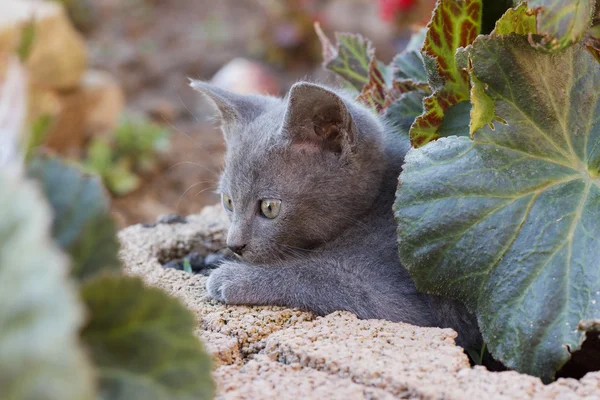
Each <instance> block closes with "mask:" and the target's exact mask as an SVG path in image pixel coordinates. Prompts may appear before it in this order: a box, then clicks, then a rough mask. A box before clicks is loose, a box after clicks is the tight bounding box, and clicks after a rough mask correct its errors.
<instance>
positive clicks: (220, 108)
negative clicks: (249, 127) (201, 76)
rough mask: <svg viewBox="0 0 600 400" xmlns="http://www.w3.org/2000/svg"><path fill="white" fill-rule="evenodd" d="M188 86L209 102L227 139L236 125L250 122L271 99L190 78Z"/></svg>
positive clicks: (265, 107) (261, 111)
mask: <svg viewBox="0 0 600 400" xmlns="http://www.w3.org/2000/svg"><path fill="white" fill-rule="evenodd" d="M190 86H191V87H192V88H193V89H195V90H196V91H198V92H200V93H201V94H202V95H203V96H204V99H205V100H206V101H207V103H208V104H210V105H211V106H212V107H213V109H214V111H215V113H214V115H213V116H214V117H215V118H216V120H217V121H218V122H220V124H221V129H222V130H223V134H224V135H225V139H227V138H228V137H229V136H230V135H231V133H232V131H233V130H234V127H235V126H236V125H243V124H247V123H249V122H251V121H252V120H254V119H255V118H256V117H258V116H259V115H260V114H262V113H263V112H264V111H265V110H266V109H267V107H268V104H269V103H270V102H272V101H273V99H271V98H269V97H266V96H260V95H241V94H237V93H233V92H230V91H228V90H225V89H221V88H219V87H217V86H215V85H211V84H210V83H207V82H202V81H196V80H191V79H190Z"/></svg>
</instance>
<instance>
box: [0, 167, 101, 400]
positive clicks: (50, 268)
mask: <svg viewBox="0 0 600 400" xmlns="http://www.w3.org/2000/svg"><path fill="white" fill-rule="evenodd" d="M4 172H5V171H0V399H7V400H8V399H30V400H38V399H39V400H42V399H46V400H81V399H91V398H92V396H93V388H94V385H93V383H92V376H91V375H92V374H91V369H90V367H89V365H88V362H87V359H86V358H85V357H84V354H83V350H82V348H81V346H80V344H79V340H78V330H79V327H80V325H81V322H82V319H83V310H82V308H81V307H80V305H79V304H78V303H77V298H76V294H75V290H74V287H73V285H72V283H71V282H69V281H68V280H67V269H68V261H67V259H66V257H64V255H63V254H61V252H60V250H59V249H58V248H57V247H55V246H54V244H53V242H52V240H51V237H50V218H51V217H50V210H49V208H48V207H47V205H46V203H45V200H44V199H43V197H42V196H41V194H40V192H39V190H37V188H36V187H35V186H34V185H33V184H32V183H29V182H24V181H22V180H21V179H19V178H18V177H15V176H12V177H9V176H7V175H6V174H4Z"/></svg>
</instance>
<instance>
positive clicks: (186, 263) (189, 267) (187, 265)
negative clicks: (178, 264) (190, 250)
mask: <svg viewBox="0 0 600 400" xmlns="http://www.w3.org/2000/svg"><path fill="white" fill-rule="evenodd" d="M183 270H184V271H185V272H187V273H188V274H191V273H192V264H190V260H189V259H188V258H187V257H186V258H184V259H183Z"/></svg>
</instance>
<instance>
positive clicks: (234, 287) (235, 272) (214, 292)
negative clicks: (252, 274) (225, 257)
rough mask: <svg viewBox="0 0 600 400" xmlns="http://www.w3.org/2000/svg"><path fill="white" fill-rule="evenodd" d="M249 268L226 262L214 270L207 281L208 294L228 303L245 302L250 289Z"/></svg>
mask: <svg viewBox="0 0 600 400" xmlns="http://www.w3.org/2000/svg"><path fill="white" fill-rule="evenodd" d="M248 272H249V271H248V268H246V266H244V265H243V264H238V263H235V262H225V263H223V264H221V266H220V267H219V268H217V269H216V270H214V271H212V272H211V274H210V275H209V277H208V280H207V281H206V292H207V293H208V296H209V297H211V298H213V299H215V300H217V301H221V302H223V303H227V304H240V303H243V298H244V293H245V292H246V291H247V290H248V286H249V285H248Z"/></svg>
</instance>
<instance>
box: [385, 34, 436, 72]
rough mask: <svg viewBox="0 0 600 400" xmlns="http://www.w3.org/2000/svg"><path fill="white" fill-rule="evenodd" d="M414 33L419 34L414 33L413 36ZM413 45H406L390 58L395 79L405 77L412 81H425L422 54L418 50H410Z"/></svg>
mask: <svg viewBox="0 0 600 400" xmlns="http://www.w3.org/2000/svg"><path fill="white" fill-rule="evenodd" d="M416 35H419V34H418V33H415V34H413V37H415V36H416ZM417 38H418V37H417ZM411 40H412V38H411ZM415 40H416V39H415ZM413 46H414V45H409V46H407V49H406V50H404V51H403V52H401V53H399V54H397V55H396V56H395V57H394V59H393V60H392V62H391V64H390V67H391V69H392V74H393V78H394V79H397V80H404V79H407V80H411V81H413V82H427V72H426V71H425V65H424V64H423V56H421V53H420V52H419V51H418V50H412V47H413Z"/></svg>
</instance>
